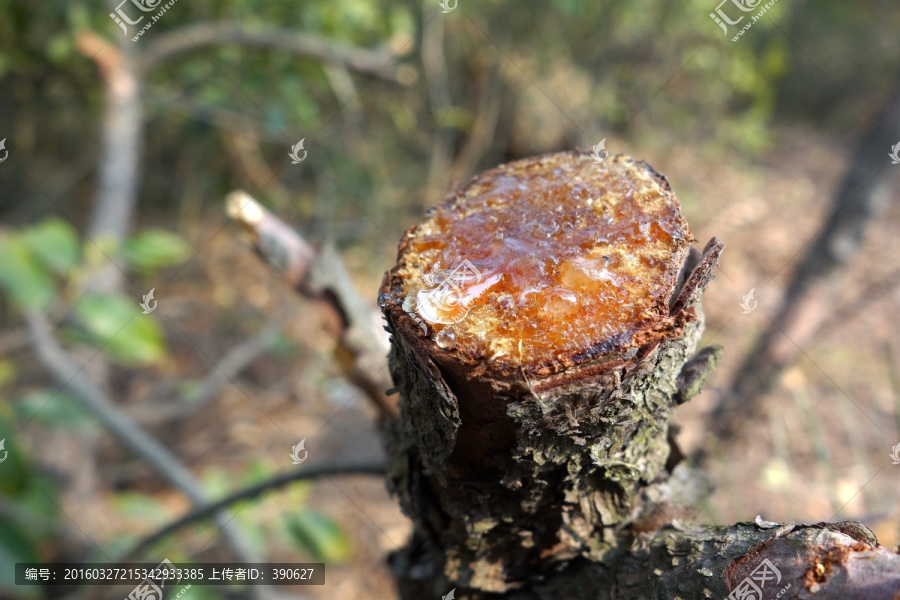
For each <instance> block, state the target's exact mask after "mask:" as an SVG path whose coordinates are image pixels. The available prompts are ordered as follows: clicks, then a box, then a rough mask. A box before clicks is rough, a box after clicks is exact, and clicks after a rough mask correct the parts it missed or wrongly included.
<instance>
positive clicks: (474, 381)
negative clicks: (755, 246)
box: [379, 152, 900, 600]
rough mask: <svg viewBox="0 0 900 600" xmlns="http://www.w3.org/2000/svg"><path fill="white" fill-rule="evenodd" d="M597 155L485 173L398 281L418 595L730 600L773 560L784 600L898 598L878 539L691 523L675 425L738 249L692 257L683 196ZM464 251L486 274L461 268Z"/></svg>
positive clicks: (395, 360)
mask: <svg viewBox="0 0 900 600" xmlns="http://www.w3.org/2000/svg"><path fill="white" fill-rule="evenodd" d="M595 158H596V160H595V161H592V160H591V158H590V157H588V156H587V155H586V154H583V153H578V152H574V153H561V154H557V155H548V156H544V157H536V158H533V159H526V160H524V161H518V162H516V163H511V164H510V165H506V166H504V167H499V168H498V169H495V170H493V171H490V172H488V173H486V174H484V175H482V176H480V177H478V178H476V179H475V180H473V182H472V183H470V184H469V185H468V186H466V187H465V188H463V189H462V190H460V191H459V192H458V193H456V194H454V195H451V196H450V197H449V199H448V202H447V203H446V204H444V205H443V206H442V207H439V208H438V209H436V210H435V211H432V212H431V213H429V218H428V219H427V220H426V222H425V223H423V224H422V225H420V226H418V227H414V228H412V229H411V230H409V231H408V232H407V234H406V236H405V237H404V240H403V242H402V243H401V246H400V256H399V260H398V265H397V266H396V267H395V268H394V269H393V270H392V271H390V272H389V273H388V274H387V275H386V276H385V281H384V284H383V286H382V290H381V296H380V299H379V300H380V304H381V306H382V309H383V311H384V314H385V316H386V319H387V323H388V331H389V332H390V333H391V343H392V346H391V353H390V358H389V360H390V369H391V375H392V377H393V379H394V383H395V386H396V387H395V389H396V391H398V392H399V394H400V408H401V416H400V419H399V420H397V421H395V422H393V423H392V424H390V425H389V426H388V430H387V438H388V446H389V454H390V456H391V458H392V468H391V471H390V473H389V487H390V488H391V490H392V491H393V492H394V493H396V494H397V495H398V496H399V499H400V503H401V506H402V508H403V510H404V512H405V513H406V514H407V515H409V516H410V517H411V518H412V519H413V522H414V534H413V538H412V540H411V541H410V543H409V544H408V546H407V547H406V548H405V549H404V550H402V551H400V552H398V553H396V554H394V555H393V556H392V558H391V562H392V566H393V568H394V571H395V573H396V575H397V579H398V584H399V588H400V595H401V597H402V598H404V599H409V600H412V599H415V600H420V599H422V598H440V597H442V596H447V597H448V598H453V597H454V595H451V594H450V592H451V590H455V592H454V594H455V597H456V598H516V599H520V598H521V599H525V598H541V599H544V598H548V599H549V598H573V599H576V600H577V599H580V598H584V599H587V598H591V599H594V598H648V597H659V598H675V597H684V598H694V597H697V598H702V597H725V596H727V595H728V592H729V590H731V589H734V588H735V587H736V586H740V585H746V583H745V582H744V578H745V577H748V576H751V574H752V573H753V572H754V569H757V568H758V567H760V565H762V567H763V569H764V572H763V573H762V575H763V576H766V577H764V578H765V579H766V581H764V583H766V587H765V591H766V592H768V590H770V589H771V587H772V585H774V584H773V581H774V577H768V576H769V575H770V574H771V573H773V571H771V570H768V569H769V567H770V566H771V567H772V568H774V569H776V570H777V571H778V577H777V579H778V582H779V585H781V587H783V586H784V585H787V583H791V587H790V589H788V590H787V591H786V593H785V594H783V595H782V596H780V597H781V598H791V597H796V596H795V594H796V593H799V591H800V590H801V589H807V590H810V589H812V588H813V587H816V586H818V588H819V589H820V592H821V594H826V595H821V594H820V595H819V596H817V597H831V596H828V595H827V593H832V592H833V593H835V594H837V593H840V594H841V595H844V596H847V595H849V596H850V597H860V598H862V597H863V596H862V595H858V596H853V595H852V593H853V592H858V591H859V590H863V589H865V594H869V595H867V596H865V597H871V598H881V597H884V598H892V597H893V595H892V594H893V593H894V592H896V591H898V590H900V574H898V573H900V560H898V556H897V554H896V553H895V552H893V551H891V550H887V549H884V548H880V547H878V546H877V542H876V541H875V539H874V536H872V534H871V532H869V531H868V530H867V529H866V528H865V527H863V526H861V525H855V524H854V525H846V526H843V525H824V524H820V525H816V526H808V527H792V526H779V525H778V524H768V523H765V522H762V521H758V522H757V523H755V524H746V523H744V524H737V525H734V526H731V527H699V526H694V525H691V524H690V519H689V515H690V513H689V511H688V510H687V509H686V508H685V507H684V506H685V505H686V504H689V503H690V502H691V500H692V498H694V499H696V497H697V496H698V495H702V493H703V483H702V480H701V479H700V478H699V477H698V476H697V475H695V474H692V473H691V472H690V471H689V470H688V469H687V468H685V467H684V465H680V464H679V459H680V456H681V455H680V453H679V452H678V450H677V446H676V445H675V443H674V438H673V432H672V431H671V429H670V423H669V419H670V417H671V414H672V409H673V408H674V407H675V406H676V405H677V404H680V403H682V402H685V401H687V400H688V399H690V397H691V396H693V395H695V394H696V393H698V392H699V390H700V388H701V386H702V384H703V381H704V380H705V378H706V376H707V375H708V374H709V372H710V371H711V370H712V368H713V367H714V366H715V363H716V361H717V359H718V356H719V353H720V349H718V348H706V349H703V350H700V351H699V352H697V344H698V342H699V340H700V336H701V334H702V330H703V315H702V311H701V310H700V307H699V305H698V304H697V301H698V300H699V296H700V294H701V293H702V291H703V289H704V287H705V285H706V283H707V282H708V281H709V279H710V273H711V270H712V268H713V267H714V266H715V264H716V262H717V260H718V257H719V254H720V253H721V251H722V248H723V244H721V243H720V242H718V241H716V240H712V241H711V242H710V243H709V244H708V245H707V247H706V249H705V250H704V252H703V253H702V254H701V253H698V252H696V251H692V252H689V251H688V248H687V244H688V243H689V242H690V241H691V240H692V238H691V236H690V232H689V230H688V229H687V227H686V223H683V220H682V219H681V216H680V207H679V205H678V201H677V199H676V198H675V196H674V193H672V191H671V189H670V188H669V186H668V183H667V182H666V181H665V179H664V178H663V177H662V176H660V175H658V174H657V173H655V171H653V170H652V168H650V167H649V166H648V165H646V164H645V163H635V162H633V161H631V160H630V159H627V158H623V157H615V158H606V159H605V160H601V158H602V157H595ZM523 189H525V190H527V192H528V193H527V194H523V193H520V192H519V190H523ZM585 207H587V208H585ZM653 223H655V224H656V225H657V226H658V229H654V226H653ZM682 225H683V228H682ZM654 231H655V232H656V233H655V234H654V233H652V232H654ZM661 231H664V233H660V232H661ZM648 232H650V233H648ZM582 234H584V235H583V236H582ZM588 234H589V235H588ZM547 240H549V241H547ZM510 249H511V250H510ZM464 255H468V256H470V257H471V261H469V260H468V259H466V260H465V263H466V265H467V268H468V269H469V270H470V271H472V272H474V273H475V275H474V276H473V275H471V274H469V275H458V274H457V271H456V270H454V271H452V272H449V274H447V273H448V272H447V271H445V270H442V269H441V268H440V267H441V265H443V266H447V265H450V264H456V263H457V262H460V261H461V259H462V257H463V256H464ZM648 257H652V259H650V258H648ZM598 259H602V261H601V260H598ZM592 261H594V262H592ZM435 262H437V263H439V264H438V265H437V267H435V266H434V265H435ZM429 264H430V265H431V266H432V268H431V270H429V269H428V267H429ZM523 265H524V266H523ZM547 265H550V267H549V268H548V267H547ZM573 265H575V266H576V267H578V269H581V270H580V271H579V270H578V269H575V271H573V270H572V266H573ZM598 265H600V266H598ZM601 267H602V268H601ZM607 267H608V269H607ZM584 273H587V274H588V276H583V275H584ZM436 274H437V275H436ZM441 277H443V280H442V281H439V279H440V278H441ZM610 281H612V282H614V283H615V285H610V284H609V283H608V282H610ZM562 284H565V285H566V286H567V288H565V289H563V288H561V287H559V286H560V285H562ZM430 286H436V287H430ZM569 288H571V289H569ZM572 290H575V291H577V292H578V293H577V294H573V295H572V296H568V295H566V294H564V293H563V292H567V291H572ZM435 291H438V292H441V294H439V297H438V298H437V300H435V297H434V296H435ZM448 292H449V295H448ZM548 292H552V293H553V294H556V296H553V297H552V299H551V301H545V300H546V298H548V296H546V293H548ZM610 294H612V296H611V295H610ZM561 297H562V298H566V299H568V300H572V298H574V300H572V303H573V304H574V305H575V308H572V307H571V306H570V305H569V304H566V303H564V302H561V301H559V298H561ZM448 298H449V299H448ZM522 298H525V300H524V301H523V300H521V299H522ZM517 299H519V300H517ZM611 299H612V300H611ZM644 301H646V302H644ZM541 303H543V304H541ZM538 304H539V305H540V306H539V307H538V308H537V309H536V308H535V305H538ZM632 305H638V306H640V307H641V308H640V310H635V311H634V312H632V313H629V314H627V315H625V317H623V316H622V315H624V314H625V313H621V312H617V311H619V310H620V307H622V306H625V307H628V306H632ZM435 306H436V307H437V308H435ZM598 307H600V308H602V309H603V310H600V309H599V308H598ZM604 311H605V312H604ZM623 319H624V321H623ZM557 330H558V331H560V332H562V334H561V335H557V336H556V337H553V336H552V335H551V334H552V333H553V332H555V331H557ZM610 332H612V333H610ZM507 338H512V339H507ZM516 339H517V343H516ZM573 340H575V342H577V343H575V342H573ZM573 343H574V345H573ZM578 343H581V344H582V345H581V346H578ZM510 348H512V351H510V350H509V349H510ZM516 350H518V358H517V357H516V353H515V351H516ZM548 357H549V358H548ZM764 560H768V561H769V562H768V563H764V562H763V561H764ZM820 571H821V572H820ZM755 576H756V577H757V579H758V578H759V577H760V571H759V570H757V571H756V572H755ZM864 576H865V577H869V580H868V581H866V579H865V577H864ZM879 577H881V579H878V578H879ZM754 581H755V580H754V579H751V580H750V582H751V583H752V582H754ZM864 581H866V583H865V586H866V587H864V586H863V583H862V582H864ZM781 582H784V583H781ZM871 582H874V583H871ZM879 585H880V586H881V587H878V586H879ZM779 589H780V588H779ZM860 593H862V592H860ZM741 597H743V596H741ZM746 597H747V598H750V597H752V596H746ZM772 597H773V598H774V597H775V596H774V592H773V594H772Z"/></svg>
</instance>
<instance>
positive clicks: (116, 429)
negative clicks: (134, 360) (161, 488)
mask: <svg viewBox="0 0 900 600" xmlns="http://www.w3.org/2000/svg"><path fill="white" fill-rule="evenodd" d="M25 319H26V322H27V324H28V329H29V331H30V333H31V336H32V341H33V344H34V347H35V350H36V351H37V355H38V357H39V358H40V360H41V362H42V363H43V364H44V365H45V366H46V367H47V368H48V369H49V370H50V372H51V373H52V374H53V376H54V378H55V379H56V380H57V381H59V383H60V384H61V385H63V386H65V387H66V388H68V389H70V390H72V392H74V394H75V395H76V396H77V397H78V398H79V399H80V400H81V402H82V404H83V405H84V407H85V408H86V409H87V410H88V411H89V412H90V413H91V414H92V415H93V416H94V417H95V418H96V419H97V420H98V421H100V422H101V423H102V424H103V426H104V427H105V428H106V429H107V431H109V432H110V433H111V434H112V435H113V436H114V437H115V438H116V439H117V440H119V442H120V443H121V444H122V445H123V446H125V447H126V448H128V449H130V450H131V451H132V452H134V453H135V454H137V455H138V456H140V457H141V458H142V459H144V460H145V461H146V462H147V463H148V464H149V465H150V466H151V467H153V469H154V470H155V471H156V472H157V473H159V475H160V476H162V477H163V479H165V480H166V481H168V482H169V483H171V484H172V485H174V486H175V487H176V488H178V489H179V490H181V491H182V492H184V494H185V495H186V496H187V497H188V498H189V499H190V500H191V502H192V503H193V504H195V505H203V504H206V503H207V502H208V497H207V495H206V492H205V491H204V490H203V488H202V487H201V485H200V483H199V482H198V481H197V480H196V478H195V477H194V475H193V474H192V473H191V472H190V471H189V470H188V469H187V468H186V467H185V466H184V465H182V464H181V461H180V460H178V457H176V456H175V455H174V454H172V453H171V452H169V450H168V449H166V447H165V446H163V445H162V444H160V443H159V442H158V441H157V440H156V439H155V438H153V437H152V436H151V435H150V434H148V433H147V432H146V431H144V430H143V429H141V427H140V426H138V425H137V424H135V423H134V422H133V421H132V420H131V419H129V418H128V417H127V416H125V414H124V413H122V411H120V410H119V408H118V407H116V405H115V403H113V401H112V399H110V398H109V397H108V396H107V395H106V393H105V392H104V391H103V390H101V389H100V388H99V387H98V386H97V385H96V384H95V383H94V382H93V381H92V380H91V379H89V378H88V377H87V375H86V374H85V373H84V367H80V366H78V365H77V364H75V362H73V361H72V359H71V358H70V357H69V355H68V354H67V353H66V351H65V350H64V349H63V348H62V346H60V345H59V343H58V342H57V341H56V339H55V338H54V336H53V331H52V327H51V325H50V323H49V322H48V321H47V319H46V317H45V316H44V315H43V314H41V313H39V312H37V311H34V310H29V311H27V312H26V314H25ZM216 522H217V523H218V525H219V527H220V528H221V532H222V535H223V537H224V538H225V540H226V542H227V543H228V545H229V546H230V547H231V549H232V552H233V554H234V556H235V558H236V559H237V560H239V561H242V562H262V560H261V558H260V557H259V556H258V555H257V553H256V551H255V550H253V549H252V546H251V545H250V544H249V543H248V541H247V540H246V539H245V538H244V536H243V534H242V533H241V532H240V531H239V530H238V529H237V528H236V526H235V524H234V523H233V522H232V521H231V517H230V516H229V515H228V514H227V513H224V512H220V513H218V514H217V515H216Z"/></svg>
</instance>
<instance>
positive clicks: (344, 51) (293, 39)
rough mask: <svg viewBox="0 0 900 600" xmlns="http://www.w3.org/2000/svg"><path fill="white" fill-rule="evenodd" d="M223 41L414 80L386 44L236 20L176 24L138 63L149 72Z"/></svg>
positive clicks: (372, 74)
mask: <svg viewBox="0 0 900 600" xmlns="http://www.w3.org/2000/svg"><path fill="white" fill-rule="evenodd" d="M223 44H240V45H243V46H249V47H253V48H265V49H270V50H281V51H283V52H288V53H290V54H296V55H299V56H303V57H305V58H311V59H314V60H318V61H322V62H326V63H341V64H343V65H345V66H346V67H347V68H348V69H351V70H353V71H357V72H359V73H363V74H365V75H368V76H370V77H377V78H379V79H384V80H386V81H390V82H391V83H396V84H400V85H409V84H411V83H413V82H414V81H415V71H414V70H412V67H409V66H400V67H395V66H393V65H391V64H390V62H391V60H392V59H393V58H394V57H395V56H396V54H395V53H394V52H393V51H391V50H390V49H389V48H387V47H384V48H381V49H377V50H370V49H366V48H358V47H356V46H353V45H350V44H347V43H345V42H339V41H336V40H330V39H327V38H324V37H321V36H318V35H315V34H312V33H307V32H303V31H297V30H293V29H276V28H265V27H247V26H244V25H241V24H238V23H198V24H196V25H191V26H188V27H179V28H178V30H177V31H173V32H171V33H165V34H163V35H160V36H159V37H156V38H155V39H154V40H153V41H152V42H150V43H149V44H148V45H147V47H146V49H145V50H144V52H143V54H142V55H141V59H140V64H141V67H142V69H143V70H144V71H145V72H149V71H150V70H152V69H154V68H156V67H158V66H159V65H161V64H162V63H164V62H166V61H168V60H171V59H172V58H174V57H176V56H179V55H182V54H186V53H188V52H194V51H196V50H200V49H202V48H203V47H205V46H216V45H223Z"/></svg>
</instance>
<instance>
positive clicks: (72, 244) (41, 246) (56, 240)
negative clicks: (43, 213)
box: [21, 219, 81, 273]
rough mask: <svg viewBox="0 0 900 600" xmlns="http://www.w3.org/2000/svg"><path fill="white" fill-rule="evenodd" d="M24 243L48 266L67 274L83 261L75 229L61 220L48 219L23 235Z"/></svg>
mask: <svg viewBox="0 0 900 600" xmlns="http://www.w3.org/2000/svg"><path fill="white" fill-rule="evenodd" d="M21 238H22V241H23V242H24V243H25V245H26V246H27V247H28V249H29V250H31V252H32V253H33V254H34V255H35V256H36V257H37V258H38V259H39V260H40V261H41V262H42V263H43V264H44V265H46V266H48V267H50V269H52V270H53V271H56V272H57V273H67V272H68V271H69V270H71V269H73V268H75V267H76V266H78V263H79V261H80V260H81V256H80V252H79V243H78V235H77V234H76V233H75V229H74V228H72V226H71V225H69V224H68V223H66V222H64V221H61V220H60V219H47V220H46V221H44V222H43V223H40V224H38V225H35V226H33V227H29V228H28V229H26V230H24V231H23V232H22V233H21Z"/></svg>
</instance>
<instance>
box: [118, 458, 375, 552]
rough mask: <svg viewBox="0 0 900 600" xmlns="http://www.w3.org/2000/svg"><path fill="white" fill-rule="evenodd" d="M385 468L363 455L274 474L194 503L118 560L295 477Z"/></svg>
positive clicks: (282, 484)
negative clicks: (196, 504)
mask: <svg viewBox="0 0 900 600" xmlns="http://www.w3.org/2000/svg"><path fill="white" fill-rule="evenodd" d="M386 471H387V463H386V462H385V461H384V459H379V458H364V459H356V460H339V461H332V462H323V463H321V464H317V465H309V466H307V467H304V468H302V469H298V470H296V471H292V472H289V473H284V474H281V475H276V476H275V477H272V478H271V479H269V480H268V481H264V482H262V483H260V484H257V485H254V486H250V487H248V488H244V489H242V490H238V491H237V492H234V493H232V494H229V495H228V496H225V497H224V498H220V499H219V500H216V501H215V502H210V503H207V504H202V505H198V506H195V507H194V508H193V509H192V510H191V511H189V512H187V513H185V514H184V515H182V516H181V517H179V518H178V519H176V520H174V521H172V522H170V523H169V524H167V525H165V526H163V527H161V528H160V529H158V530H157V531H155V532H153V533H152V534H151V535H149V536H147V537H145V538H144V539H142V540H141V541H140V542H138V543H137V545H135V546H134V548H132V549H131V550H129V551H128V552H126V553H125V554H124V555H123V556H122V557H121V558H120V559H119V562H120V563H125V562H130V561H133V560H137V559H138V558H139V557H140V556H141V555H142V554H143V553H144V552H146V551H147V550H148V549H150V548H151V547H153V545H154V544H156V543H157V542H159V541H160V540H162V539H165V538H166V537H168V536H170V535H172V534H173V533H175V532H176V531H179V530H181V529H184V528H185V527H187V526H188V525H191V524H192V523H196V522H197V521H201V520H203V519H208V518H209V517H210V516H211V515H213V514H214V513H216V512H218V511H220V510H222V509H225V508H228V507H229V506H231V505H232V504H234V503H236V502H240V501H241V500H252V499H253V498H256V497H258V496H261V495H262V494H264V493H267V492H271V491H274V490H277V489H280V488H283V487H286V486H288V485H290V484H292V483H295V482H297V481H305V480H308V479H318V478H320V477H329V476H331V475H384V473H385V472H386Z"/></svg>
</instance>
